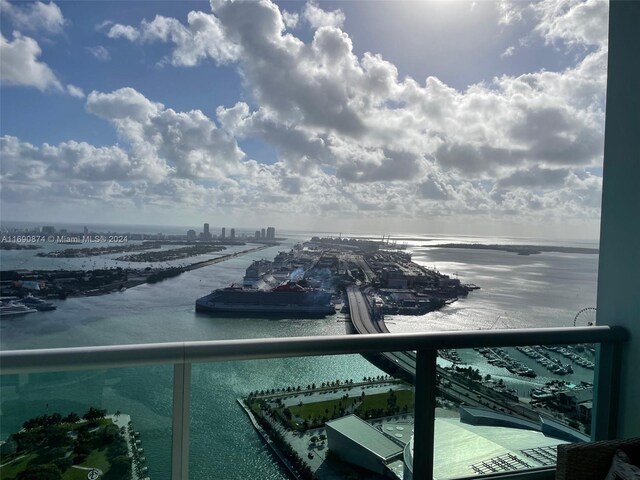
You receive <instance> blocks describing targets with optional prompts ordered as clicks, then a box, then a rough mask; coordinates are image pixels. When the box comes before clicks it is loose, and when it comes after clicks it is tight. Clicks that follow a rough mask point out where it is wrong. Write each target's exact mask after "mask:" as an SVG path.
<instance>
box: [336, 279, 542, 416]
mask: <svg viewBox="0 0 640 480" xmlns="http://www.w3.org/2000/svg"><path fill="white" fill-rule="evenodd" d="M347 300H348V302H349V311H350V314H351V323H353V326H354V327H355V329H356V331H357V332H358V333H359V334H375V333H389V330H388V329H387V327H386V325H385V324H384V320H382V317H381V316H380V317H379V319H373V318H372V316H371V307H370V305H369V302H368V301H367V299H366V298H365V296H364V294H363V293H362V292H361V291H360V289H359V288H358V287H357V286H355V285H350V286H348V287H347ZM381 355H382V356H383V357H385V358H386V359H387V360H389V361H390V362H391V363H392V364H395V365H397V366H398V367H399V368H401V369H402V370H404V371H405V372H407V373H408V374H409V375H411V377H412V378H414V379H415V376H416V352H413V351H408V352H381ZM436 368H437V372H438V375H439V376H440V378H441V383H440V387H439V389H440V391H441V393H442V394H444V395H446V396H448V397H449V398H452V399H454V400H456V401H458V402H460V403H465V404H466V405H471V406H477V407H488V408H491V409H493V410H498V411H503V412H509V413H512V414H516V415H521V416H524V417H526V418H529V419H537V418H538V412H536V411H534V410H533V409H531V408H530V407H529V406H528V405H524V404H522V403H520V402H516V401H513V400H509V399H507V398H506V397H504V396H503V395H501V394H499V393H497V392H492V391H487V389H486V388H482V387H480V386H477V385H469V384H467V382H465V381H464V380H462V379H461V378H459V377H458V376H456V375H451V374H450V373H449V372H448V371H447V370H445V369H444V368H442V367H440V366H438V367H436Z"/></svg>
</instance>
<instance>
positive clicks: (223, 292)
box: [196, 282, 335, 317]
mask: <svg viewBox="0 0 640 480" xmlns="http://www.w3.org/2000/svg"><path fill="white" fill-rule="evenodd" d="M196 312H207V313H236V314H242V315H252V316H255V315H294V316H312V317H323V316H325V315H331V314H333V313H335V305H334V304H333V303H332V302H331V294H330V293H329V292H326V291H324V290H321V289H316V288H309V287H305V286H302V285H300V284H299V283H297V282H285V283H283V284H282V285H279V286H277V287H275V288H273V289H270V290H258V289H248V288H243V287H237V286H234V285H232V286H230V287H227V288H222V289H218V290H214V291H213V292H211V293H210V294H209V295H205V296H204V297H201V298H199V299H198V300H196Z"/></svg>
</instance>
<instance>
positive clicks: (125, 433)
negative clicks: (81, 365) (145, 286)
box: [0, 366, 173, 480]
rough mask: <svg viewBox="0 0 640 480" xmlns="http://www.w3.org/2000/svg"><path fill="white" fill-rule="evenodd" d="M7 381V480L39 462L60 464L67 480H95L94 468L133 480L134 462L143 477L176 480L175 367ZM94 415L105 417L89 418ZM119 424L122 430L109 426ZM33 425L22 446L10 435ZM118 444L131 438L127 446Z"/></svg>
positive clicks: (3, 397)
mask: <svg viewBox="0 0 640 480" xmlns="http://www.w3.org/2000/svg"><path fill="white" fill-rule="evenodd" d="M0 379H1V382H2V384H1V389H0V390H1V393H0V402H1V403H0V408H1V421H0V439H1V440H4V441H6V443H5V444H4V445H3V446H2V450H1V451H2V456H1V458H0V464H1V465H3V466H2V467H0V478H2V479H7V480H10V479H13V478H15V476H16V475H17V474H18V473H19V472H20V471H23V470H25V469H27V468H36V466H37V465H38V464H43V465H47V464H54V465H56V466H57V468H58V469H59V470H60V471H61V472H62V473H63V474H64V477H63V478H88V477H87V475H89V472H90V470H91V469H94V468H95V469H97V470H99V471H101V472H102V474H101V475H100V478H105V480H106V479H108V478H112V479H118V480H121V479H126V478H129V476H128V475H127V474H126V471H127V467H126V465H127V464H128V465H129V468H133V469H134V470H135V471H138V469H139V473H140V475H139V477H138V478H144V477H146V476H149V477H150V478H153V479H169V478H170V473H171V431H172V430H171V419H172V411H171V410H172V398H173V397H172V395H173V393H172V392H173V380H172V379H173V366H153V367H138V368H117V369H116V368H114V369H101V370H86V371H72V372H55V373H31V374H20V375H3V376H1V377H0ZM90 409H94V410H93V412H94V413H95V416H96V417H100V416H101V415H102V414H105V415H106V418H103V419H95V420H93V421H85V420H83V419H82V418H81V417H83V416H85V414H86V413H88V412H89V410H90ZM96 412H97V413H96ZM45 416H46V417H45ZM129 421H131V424H129ZM113 424H115V425H116V427H118V428H115V429H114V428H113V427H110V425H113ZM26 426H28V427H29V429H28V430H26V432H23V433H22V434H19V435H18V436H17V438H18V439H19V440H18V441H17V442H16V437H15V436H13V437H11V435H12V434H16V433H17V432H19V431H20V430H21V429H22V428H23V427H26ZM122 428H124V430H122ZM133 432H137V433H133ZM119 438H122V439H123V440H125V444H124V447H123V444H122V443H121V442H120V441H119V440H118V439H119ZM121 456H124V457H125V458H124V459H122V458H118V457H121ZM114 459H115V461H114ZM127 459H132V461H127ZM81 472H82V473H81ZM78 475H84V476H83V477H81V476H78ZM30 478H38V477H37V476H36V477H30ZM47 478H48V477H47Z"/></svg>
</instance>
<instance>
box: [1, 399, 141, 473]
mask: <svg viewBox="0 0 640 480" xmlns="http://www.w3.org/2000/svg"><path fill="white" fill-rule="evenodd" d="M22 426H23V428H22V429H21V430H20V431H19V432H15V433H12V434H11V435H9V437H8V439H7V440H6V441H4V442H3V443H2V444H1V445H0V465H1V466H0V476H1V477H2V478H3V479H6V480H75V479H85V478H96V479H97V478H100V479H104V480H127V479H133V478H143V477H144V476H145V474H146V472H147V470H148V468H147V467H146V466H144V463H145V457H144V456H142V453H143V452H144V450H143V449H142V447H141V446H140V443H141V442H140V439H139V436H140V434H139V432H135V431H134V430H133V427H132V424H131V418H130V417H129V415H126V414H123V413H121V412H119V411H117V412H115V413H114V414H112V415H107V411H106V410H103V409H99V408H96V407H90V408H89V409H88V410H87V411H86V412H85V413H84V415H82V416H80V415H78V414H77V413H75V412H70V413H68V414H67V415H65V416H63V415H62V414H60V413H57V412H56V413H52V414H46V413H45V414H43V415H41V416H39V417H35V418H31V419H28V420H27V421H25V422H24V423H23V425H22Z"/></svg>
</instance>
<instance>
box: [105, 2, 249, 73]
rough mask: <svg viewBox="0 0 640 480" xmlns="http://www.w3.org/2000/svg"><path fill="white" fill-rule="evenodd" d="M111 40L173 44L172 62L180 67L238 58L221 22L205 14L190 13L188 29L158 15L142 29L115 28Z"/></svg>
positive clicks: (140, 27)
mask: <svg viewBox="0 0 640 480" xmlns="http://www.w3.org/2000/svg"><path fill="white" fill-rule="evenodd" d="M107 36H109V37H110V38H126V39H127V40H129V41H131V42H134V41H140V42H142V43H145V42H147V43H148V42H157V41H159V42H164V43H173V44H174V45H175V49H174V50H173V53H172V55H171V59H170V60H169V61H170V63H171V64H173V65H177V66H194V65H197V64H199V63H200V62H201V61H202V60H203V59H206V58H212V59H214V60H215V61H216V62H218V63H225V62H228V61H231V60H234V59H235V58H236V57H237V51H236V47H235V45H233V44H232V43H231V42H229V41H227V39H226V37H225V35H224V31H223V29H222V26H221V25H220V22H219V21H218V19H217V18H216V17H215V16H214V15H209V14H206V13H203V12H195V11H193V12H189V14H188V16H187V26H186V27H185V26H184V25H182V23H180V22H179V21H178V20H176V19H175V18H168V17H163V16H161V15H156V17H155V18H154V19H153V20H152V21H150V22H148V21H147V20H143V21H142V22H141V23H140V26H139V27H138V28H135V27H132V26H129V25H120V24H115V25H113V26H111V28H110V30H109V32H108V33H107Z"/></svg>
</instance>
